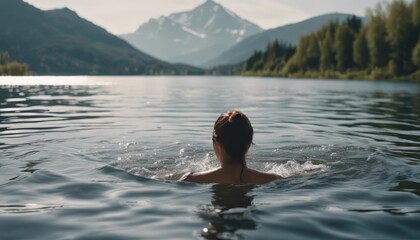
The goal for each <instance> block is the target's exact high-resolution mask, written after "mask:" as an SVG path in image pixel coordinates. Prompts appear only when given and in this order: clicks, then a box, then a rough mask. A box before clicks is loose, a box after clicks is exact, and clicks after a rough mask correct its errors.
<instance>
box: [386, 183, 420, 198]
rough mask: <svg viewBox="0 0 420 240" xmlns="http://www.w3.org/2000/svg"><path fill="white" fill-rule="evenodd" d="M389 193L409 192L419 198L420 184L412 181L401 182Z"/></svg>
mask: <svg viewBox="0 0 420 240" xmlns="http://www.w3.org/2000/svg"><path fill="white" fill-rule="evenodd" d="M390 191H401V192H411V193H414V194H416V195H417V196H420V183H418V182H413V181H401V182H399V183H398V185H397V186H395V187H393V188H391V189H390Z"/></svg>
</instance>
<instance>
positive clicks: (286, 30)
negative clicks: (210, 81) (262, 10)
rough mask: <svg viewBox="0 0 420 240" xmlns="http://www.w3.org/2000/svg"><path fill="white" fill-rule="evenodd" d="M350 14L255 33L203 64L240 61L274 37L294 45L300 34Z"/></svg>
mask: <svg viewBox="0 0 420 240" xmlns="http://www.w3.org/2000/svg"><path fill="white" fill-rule="evenodd" d="M351 16H353V15H350V14H342V13H332V14H326V15H321V16H317V17H313V18H310V19H307V20H305V21H302V22H298V23H294V24H288V25H285V26H282V27H278V28H274V29H270V30H267V31H264V32H262V33H259V34H255V35H254V36H251V37H249V38H247V39H245V40H243V41H242V42H240V43H238V44H236V45H235V46H233V47H231V48H230V49H228V50H226V51H225V52H223V53H222V54H220V55H219V56H217V57H216V58H214V59H212V60H211V61H208V62H206V63H205V64H203V66H205V67H214V66H219V65H230V64H237V63H240V62H242V61H245V60H246V59H247V58H249V57H250V56H251V55H252V54H253V53H254V52H255V51H256V50H258V51H263V50H265V48H266V47H267V44H268V43H270V42H272V41H274V40H275V39H277V40H278V41H279V42H284V43H290V44H292V45H296V44H297V42H298V41H299V37H300V36H302V35H307V34H309V33H311V32H315V31H317V30H319V29H321V28H322V27H323V26H324V25H325V24H327V23H328V22H331V21H340V22H341V21H345V20H346V19H347V18H348V17H351Z"/></svg>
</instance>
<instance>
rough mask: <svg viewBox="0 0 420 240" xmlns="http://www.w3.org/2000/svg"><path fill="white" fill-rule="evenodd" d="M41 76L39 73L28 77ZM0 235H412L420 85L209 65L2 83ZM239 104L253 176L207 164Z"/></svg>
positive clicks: (419, 221) (419, 179) (419, 180)
mask: <svg viewBox="0 0 420 240" xmlns="http://www.w3.org/2000/svg"><path fill="white" fill-rule="evenodd" d="M39 84H42V85H39ZM0 85H1V86H0V239H196V238H208V239H418V237H419V236H420V85H416V84H413V83H390V82H366V81H365V82H364V81H318V80H285V79H274V78H273V79H260V78H212V77H150V78H149V77H145V78H141V77H131V78H130V77H108V78H96V77H70V78H57V77H49V78H36V77H33V78H2V79H0ZM232 108H235V109H239V110H242V111H243V112H245V113H246V114H247V115H248V117H249V118H250V120H251V122H252V123H253V125H254V129H255V139H254V142H255V146H253V148H252V150H251V151H250V153H249V156H248V165H250V166H251V167H253V168H257V169H259V170H263V171H269V172H274V173H277V174H280V175H282V176H284V177H286V178H285V179H283V180H279V181H276V182H273V183H270V184H267V185H264V186H235V185H212V184H210V185H199V184H189V183H178V182H176V181H173V180H171V179H174V178H176V177H177V176H176V175H177V174H181V173H183V172H187V171H191V170H193V171H200V170H206V169H210V168H212V167H215V166H217V161H216V160H215V158H214V155H213V154H212V144H211V133H212V125H213V123H214V121H215V120H216V118H217V117H218V115H219V114H220V113H221V112H223V111H226V110H229V109H232Z"/></svg>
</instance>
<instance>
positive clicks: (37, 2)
mask: <svg viewBox="0 0 420 240" xmlns="http://www.w3.org/2000/svg"><path fill="white" fill-rule="evenodd" d="M25 1H26V2H28V3H31V4H33V5H34V6H36V7H38V8H41V9H44V10H45V9H52V8H62V7H68V8H70V9H72V10H74V11H76V12H77V13H78V14H79V15H80V16H81V17H83V18H86V19H88V20H89V21H92V22H94V23H95V24H97V25H99V26H102V27H104V28H106V29H107V30H108V31H110V32H112V33H114V34H122V33H128V32H133V31H135V30H136V29H137V28H138V27H139V26H140V24H142V23H144V22H146V21H148V20H149V18H152V17H153V18H156V17H159V16H161V15H168V14H170V13H173V12H179V11H185V10H189V9H192V8H194V7H195V6H198V5H200V4H201V3H203V2H204V1H205V0H25ZM215 2H218V3H220V4H222V5H223V6H225V7H226V8H228V9H230V10H232V11H233V12H235V13H237V14H238V15H239V16H241V17H243V18H245V19H247V20H250V21H252V22H254V23H256V24H258V25H259V26H261V27H262V28H265V29H268V28H273V27H278V26H281V25H284V24H287V23H292V22H297V21H301V20H304V19H306V18H309V17H312V16H316V15H320V14H324V13H330V12H342V13H352V14H357V15H362V16H363V15H364V13H365V10H366V9H367V8H368V7H373V6H375V4H376V3H378V2H384V1H381V0H316V1H314V0H215ZM385 2H389V0H387V1H385Z"/></svg>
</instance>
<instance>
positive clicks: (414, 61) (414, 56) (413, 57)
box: [412, 40, 420, 68]
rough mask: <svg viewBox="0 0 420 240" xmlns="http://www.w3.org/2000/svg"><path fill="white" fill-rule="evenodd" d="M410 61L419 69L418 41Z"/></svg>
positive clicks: (419, 49)
mask: <svg viewBox="0 0 420 240" xmlns="http://www.w3.org/2000/svg"><path fill="white" fill-rule="evenodd" d="M412 60H413V63H414V65H415V66H417V68H420V40H419V41H418V42H417V45H416V47H415V48H414V50H413V56H412Z"/></svg>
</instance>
